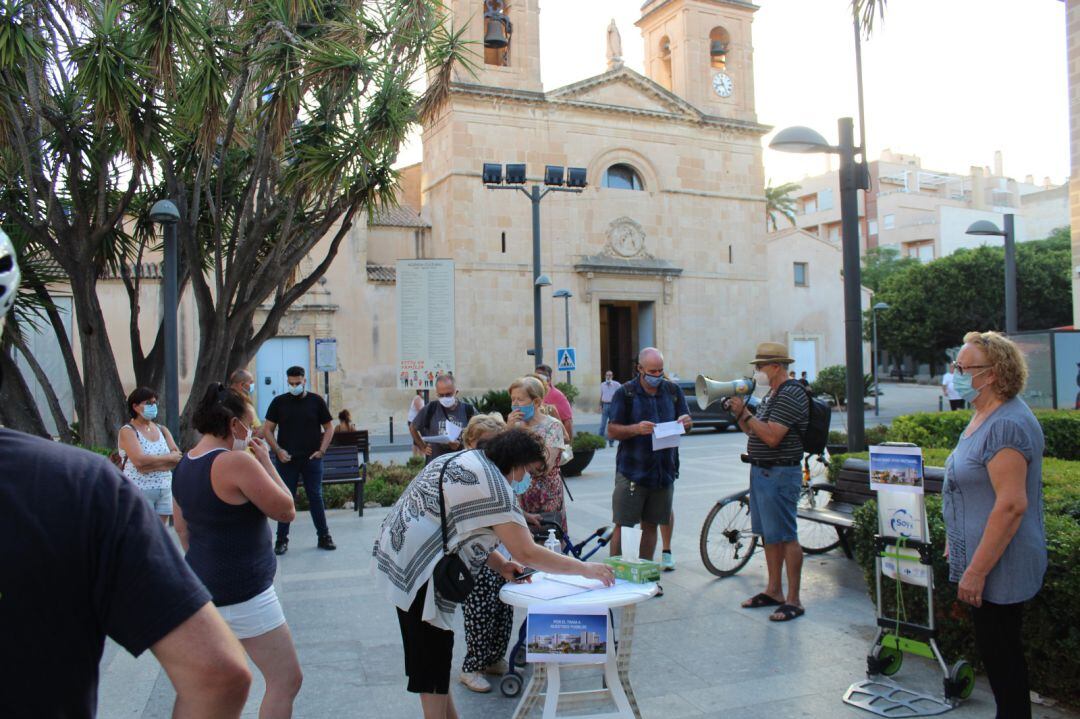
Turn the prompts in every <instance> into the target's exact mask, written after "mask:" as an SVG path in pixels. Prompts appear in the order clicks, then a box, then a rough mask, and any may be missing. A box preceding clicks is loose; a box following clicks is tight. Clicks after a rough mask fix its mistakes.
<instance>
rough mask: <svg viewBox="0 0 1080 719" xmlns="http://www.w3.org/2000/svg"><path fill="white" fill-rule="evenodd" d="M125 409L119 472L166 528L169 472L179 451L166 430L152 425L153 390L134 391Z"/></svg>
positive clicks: (169, 506) (154, 414) (170, 508)
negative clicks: (136, 487)
mask: <svg viewBox="0 0 1080 719" xmlns="http://www.w3.org/2000/svg"><path fill="white" fill-rule="evenodd" d="M127 407H128V413H129V414H130V415H131V421H130V422H128V424H125V425H124V426H123V427H121V428H120V436H119V438H118V440H117V444H118V450H119V453H120V462H121V465H122V470H121V471H123V473H124V476H125V477H127V478H128V479H130V480H131V481H132V482H134V483H135V484H136V486H138V488H139V489H141V490H142V493H143V496H144V497H146V501H147V502H149V503H150V506H151V507H153V509H154V511H155V512H157V515H158V516H159V517H160V518H161V521H162V523H164V524H168V523H169V517H171V516H172V513H173V501H172V490H171V489H170V487H171V486H172V470H173V467H175V466H176V465H177V463H178V462H179V461H180V457H181V454H180V450H179V449H177V447H176V442H174V441H173V438H172V435H171V434H169V430H168V429H166V428H165V427H163V426H160V425H158V424H156V423H155V422H154V420H155V419H157V412H158V406H157V395H156V394H155V393H154V391H153V390H152V389H147V388H146V387H139V388H138V389H136V390H135V391H134V392H132V393H131V394H130V395H128V398H127Z"/></svg>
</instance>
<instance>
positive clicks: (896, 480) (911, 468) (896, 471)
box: [870, 445, 923, 494]
mask: <svg viewBox="0 0 1080 719" xmlns="http://www.w3.org/2000/svg"><path fill="white" fill-rule="evenodd" d="M870 489H872V490H874V491H875V492H882V491H888V492H908V493H910V494H922V493H923V463H922V450H921V449H920V448H918V447H896V446H890V445H878V446H873V447H871V448H870Z"/></svg>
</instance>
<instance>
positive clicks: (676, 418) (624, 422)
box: [607, 347, 691, 559]
mask: <svg viewBox="0 0 1080 719" xmlns="http://www.w3.org/2000/svg"><path fill="white" fill-rule="evenodd" d="M664 422H679V423H680V424H681V425H682V426H683V428H684V430H689V429H690V427H691V421H690V408H689V407H687V405H686V397H685V396H684V395H683V392H682V390H681V389H680V388H679V386H678V385H677V384H675V383H674V382H671V381H669V380H666V379H664V355H663V354H661V353H660V350H658V349H656V348H655V347H646V348H645V349H643V350H641V353H640V354H639V355H638V374H637V376H636V377H634V379H632V380H630V381H629V382H627V383H626V384H624V385H623V386H622V387H621V388H620V389H619V390H618V391H617V392H616V393H615V396H614V397H612V399H611V420H610V422H608V426H607V435H608V438H610V439H615V440H619V451H618V454H617V455H616V457H615V491H614V493H613V495H612V498H611V506H612V514H613V515H614V516H613V521H614V522H615V524H616V533H615V534H614V535H613V536H612V539H611V554H612V555H613V556H614V555H618V554H620V553H621V551H622V541H621V537H620V533H619V532H618V527H632V526H634V525H636V524H638V523H639V522H640V523H641V547H640V550H639V552H638V556H639V557H641V558H642V559H652V558H653V554H654V552H655V551H656V530H657V527H658V526H660V525H666V524H668V522H669V521H670V518H671V501H672V497H673V496H674V484H675V478H676V477H677V476H678V474H679V450H678V449H677V447H667V448H661V449H655V450H654V449H653V441H654V437H653V430H654V429H655V428H656V426H657V425H658V424H662V423H664ZM673 436H674V437H675V438H676V439H677V438H678V435H673Z"/></svg>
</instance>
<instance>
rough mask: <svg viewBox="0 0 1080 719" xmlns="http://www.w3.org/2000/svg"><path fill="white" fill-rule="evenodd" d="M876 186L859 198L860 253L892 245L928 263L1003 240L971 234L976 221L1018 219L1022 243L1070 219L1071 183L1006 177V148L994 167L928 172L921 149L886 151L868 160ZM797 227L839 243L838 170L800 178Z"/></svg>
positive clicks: (1040, 237) (902, 253) (998, 154)
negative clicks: (969, 230) (963, 171)
mask: <svg viewBox="0 0 1080 719" xmlns="http://www.w3.org/2000/svg"><path fill="white" fill-rule="evenodd" d="M868 170H869V173H870V189H869V190H867V191H866V193H865V196H863V195H860V197H859V236H860V240H861V245H862V251H863V252H864V253H865V251H866V250H867V249H869V248H874V247H893V248H895V249H897V250H899V251H900V254H901V256H903V257H915V258H917V259H919V260H922V261H923V262H929V261H930V260H933V259H936V258H938V257H944V256H946V255H950V254H952V253H953V252H956V250H958V249H960V248H962V247H977V246H979V245H984V244H994V243H1000V239H999V238H995V237H977V236H970V235H967V234H965V231H966V230H967V228H968V227H969V226H970V225H971V223H973V222H975V221H976V220H991V221H993V222H994V223H996V224H997V225H998V226H999V227H1000V226H1001V224H1002V219H1001V215H1002V214H1004V213H1012V214H1013V215H1015V217H1016V234H1017V241H1018V242H1024V241H1027V240H1041V239H1044V238H1046V237H1048V236H1049V235H1050V233H1051V232H1052V231H1053V230H1054V229H1056V228H1058V227H1066V226H1068V225H1069V208H1068V188H1067V186H1066V185H1064V184H1062V185H1054V184H1053V183H1052V182H1051V181H1050V178H1045V179H1044V180H1043V182H1042V183H1041V184H1038V185H1036V184H1035V183H1034V180H1033V178H1032V177H1031V176H1030V175H1028V176H1027V177H1026V178H1025V179H1024V180H1023V181H1022V182H1021V181H1017V180H1015V179H1013V178H1010V177H1006V176H1005V175H1004V172H1003V170H1002V157H1001V152H1000V151H998V152H995V153H994V167H993V168H990V167H972V168H971V169H970V170H969V171H968V172H967V174H957V173H949V172H943V171H936V170H928V169H925V168H923V167H922V161H921V160H920V159H919V157H918V156H916V155H905V154H900V153H896V152H893V151H892V150H885V151H883V152H882V153H881V156H880V157H879V158H878V159H877V160H874V161H872V162H870V163H869V164H868ZM798 183H799V185H800V188H799V190H797V191H796V192H795V193H793V194H794V197H795V198H796V217H795V223H796V226H797V227H798V228H799V229H801V230H804V231H806V232H809V233H810V234H812V235H816V236H817V237H819V238H821V239H823V240H826V241H828V242H832V243H836V244H839V243H840V200H839V198H840V184H839V176H838V172H836V171H833V172H828V173H825V174H822V175H816V176H813V177H806V178H803V179H801V180H799V181H798Z"/></svg>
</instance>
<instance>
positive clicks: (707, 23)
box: [260, 0, 843, 423]
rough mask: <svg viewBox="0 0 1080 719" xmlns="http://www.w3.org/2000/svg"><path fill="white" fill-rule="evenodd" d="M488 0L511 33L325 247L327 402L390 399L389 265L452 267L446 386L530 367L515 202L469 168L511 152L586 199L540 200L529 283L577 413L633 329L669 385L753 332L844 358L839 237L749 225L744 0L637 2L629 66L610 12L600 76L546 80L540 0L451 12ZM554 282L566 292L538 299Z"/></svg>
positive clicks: (711, 368)
mask: <svg viewBox="0 0 1080 719" xmlns="http://www.w3.org/2000/svg"><path fill="white" fill-rule="evenodd" d="M493 7H494V9H496V10H502V11H504V12H505V13H506V15H507V16H508V18H509V20H510V23H511V27H512V34H510V36H509V43H508V44H507V46H506V47H505V48H495V49H493V48H488V49H485V51H484V56H483V62H482V63H481V62H479V61H478V67H477V69H476V72H475V73H474V74H471V73H467V72H459V73H458V74H457V76H456V77H455V83H454V86H453V92H452V94H451V97H450V101H449V103H448V105H447V107H446V108H445V109H444V111H443V112H442V113H441V115H440V116H439V117H438V118H437V119H435V120H434V121H433V122H431V123H430V124H429V125H428V126H426V127H424V128H423V161H422V163H420V164H419V165H417V166H413V167H410V168H406V169H405V170H404V171H403V182H402V191H401V198H402V207H401V208H400V209H398V210H396V211H394V212H392V213H388V214H386V215H382V216H377V217H373V218H371V221H370V222H369V224H368V226H367V227H366V228H357V230H356V231H355V232H354V233H353V236H352V237H350V243H351V249H352V257H351V260H350V261H349V262H346V261H341V260H339V262H338V264H337V265H335V266H334V268H333V269H332V270H331V272H330V274H329V275H328V277H327V280H328V281H327V283H326V284H325V285H324V286H323V289H322V291H324V292H326V293H327V295H328V301H327V302H323V303H319V304H320V305H322V306H330V305H334V306H336V307H337V309H336V311H335V312H334V313H333V318H332V321H331V324H332V325H333V327H332V331H333V333H334V336H336V337H338V338H339V363H340V365H341V366H340V369H339V371H338V372H337V373H333V374H332V375H331V382H330V391H331V397H332V399H333V400H335V402H334V404H335V405H336V406H347V407H349V408H350V409H351V410H352V412H353V414H354V416H360V417H362V418H364V419H365V421H367V422H369V423H372V422H378V421H379V420H380V419H381V421H383V422H385V417H386V416H387V415H388V414H397V415H401V414H403V408H404V407H405V406H406V404H407V402H408V400H409V397H408V394H407V393H406V392H403V391H402V390H401V389H400V388H399V387H400V385H399V384H398V383H397V378H398V366H397V356H396V348H397V333H398V332H408V331H410V328H408V327H398V326H396V311H395V304H394V302H395V300H394V292H393V282H394V274H393V265H394V262H395V261H396V260H397V259H406V258H449V259H452V260H453V261H454V264H455V275H454V284H455V291H454V317H455V335H456V336H455V355H456V364H455V375H456V376H457V378H458V384H459V387H460V388H461V390H462V393H463V394H465V395H474V394H482V393H483V392H484V391H486V390H488V389H505V388H506V387H507V386H508V385H509V383H510V382H511V381H512V380H513V379H514V378H515V377H516V376H518V375H520V374H522V373H525V372H528V371H531V369H532V366H533V363H534V360H533V357H531V356H529V355H528V354H527V351H528V350H530V349H531V348H532V346H533V305H532V302H533V293H532V292H533V274H532V215H531V212H532V208H531V203H530V202H529V201H528V199H527V198H525V197H523V196H522V195H521V194H520V193H518V192H507V191H503V192H495V191H492V190H490V189H488V188H486V187H485V186H484V184H483V182H482V176H481V173H482V167H483V164H484V163H485V162H495V163H525V165H526V168H527V176H528V182H529V184H533V183H542V182H543V172H544V167H545V166H546V165H557V166H560V167H562V166H572V167H583V168H586V170H587V177H588V187H587V188H586V189H585V191H584V192H583V193H581V194H570V193H551V194H550V195H548V196H547V197H545V198H544V200H543V201H542V203H541V212H540V217H541V222H540V234H541V243H540V247H541V272H542V273H543V274H546V275H548V276H549V277H550V278H551V280H552V284H551V286H550V287H549V288H545V289H544V290H543V293H544V294H543V310H542V327H543V347H544V360H545V362H547V363H548V364H550V365H552V366H555V365H556V362H555V348H556V347H561V346H563V345H564V344H565V340H566V332H567V328H566V326H565V323H566V311H567V310H568V311H569V335H570V344H571V345H572V346H574V347H575V348H576V350H577V362H578V367H577V371H576V372H575V373H574V374H573V375H572V377H573V380H574V383H575V384H577V385H579V386H580V387H581V389H582V398H581V400H579V404H580V405H581V406H582V407H584V408H586V409H589V408H593V407H594V406H595V405H596V404H597V402H598V384H599V381H600V378H601V376H602V373H603V372H604V371H605V370H607V369H612V370H614V372H615V375H616V377H617V378H618V379H620V380H626V379H629V377H630V376H631V373H632V371H633V361H634V357H635V355H636V353H637V351H638V350H639V349H640V348H641V347H644V346H649V345H656V346H658V347H660V348H661V349H662V350H663V351H664V353H665V357H666V364H667V368H668V371H669V372H674V373H676V374H677V375H678V376H680V377H682V378H686V379H692V378H693V377H694V376H695V375H696V374H697V373H699V372H705V373H707V374H710V375H712V376H716V377H735V376H742V375H745V374H748V373H749V370H748V365H747V362H748V360H749V359H750V358H751V357H752V356H753V351H754V347H755V345H756V344H757V343H758V342H759V341H763V340H767V339H774V340H781V341H785V342H788V344H789V345H791V346H793V347H799V348H801V349H800V352H801V354H800V356H799V358H800V361H801V366H799V367H798V369H800V370H801V369H805V370H807V371H808V372H809V373H810V374H811V376H812V375H813V374H814V373H815V372H816V371H817V370H818V369H820V368H821V367H824V366H826V365H829V364H842V363H843V316H842V314H843V311H842V307H843V304H842V287H841V277H840V264H841V258H840V253H839V251H838V249H837V248H836V247H834V246H831V245H830V244H829V243H825V242H821V241H820V240H818V239H817V238H815V237H812V236H810V235H808V234H806V233H802V232H797V231H795V232H788V233H782V234H781V235H779V236H776V237H769V238H766V228H765V199H764V174H763V168H762V160H761V154H762V150H761V137H762V135H763V134H764V133H766V132H767V131H768V130H769V128H768V127H767V126H765V125H762V124H760V123H759V122H758V120H757V117H756V113H755V110H754V91H753V48H752V43H751V22H752V17H753V12H754V10H755V7H754V6H753V5H752V4H750V3H747V2H742V1H741V0H652V1H651V2H648V3H646V4H645V6H644V7H643V8H642V14H641V17H640V19H639V20H638V22H637V23H636V24H637V26H638V28H639V29H640V31H641V36H642V40H643V42H644V43H645V68H646V74H645V75H642V74H639V73H637V72H635V71H634V70H631V69H630V68H627V67H625V66H624V65H623V64H622V61H621V58H620V57H619V55H620V54H621V43H622V40H621V38H620V37H619V35H618V30H617V29H615V28H614V27H612V28H610V29H609V34H608V55H609V59H608V68H607V70H606V71H605V72H602V73H600V74H598V75H595V76H592V77H589V78H587V79H584V80H581V81H580V82H576V83H574V84H571V85H568V86H566V87H561V88H558V89H554V90H550V91H544V89H543V88H542V86H541V83H540V54H539V7H538V1H537V0H508V1H506V2H495V3H493V2H491V0H487V1H486V2H485V0H454V2H453V3H452V8H453V11H454V13H455V15H456V16H457V17H483V11H484V10H485V8H486V9H488V10H491V9H492V8H493ZM488 30H490V24H489V25H488V27H485V25H484V24H483V23H480V22H476V23H473V25H472V26H470V28H469V30H468V35H469V36H468V39H469V40H472V41H475V42H476V43H477V45H478V46H482V44H483V40H484V37H485V33H486V32H487V31H488ZM497 30H498V28H496V31H497ZM599 40H600V38H598V41H599ZM357 278H366V283H365V282H357V281H356V280H357ZM558 289H566V290H569V291H570V293H571V294H572V295H573V297H572V298H571V299H569V300H563V299H556V298H552V296H551V293H552V291H554V290H558ZM566 301H568V302H569V305H568V306H567V305H564V302H566ZM291 314H292V315H294V319H293V320H292V325H291V327H290V328H283V330H282V334H290V333H293V332H295V333H301V334H308V335H310V336H318V334H319V328H318V327H317V326H316V323H315V322H314V321H313V319H312V318H313V313H312V312H306V311H305V310H304V309H303V308H299V309H298V311H296V312H293V313H291ZM338 375H340V376H338ZM335 376H338V377H337V379H338V381H337V382H335V381H334V378H335ZM559 379H560V380H562V379H565V375H563V374H561V373H560V374H559ZM260 385H261V381H260ZM339 392H340V394H339ZM260 404H262V402H260ZM394 410H397V411H396V412H395V411H394ZM594 411H595V410H594Z"/></svg>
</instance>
